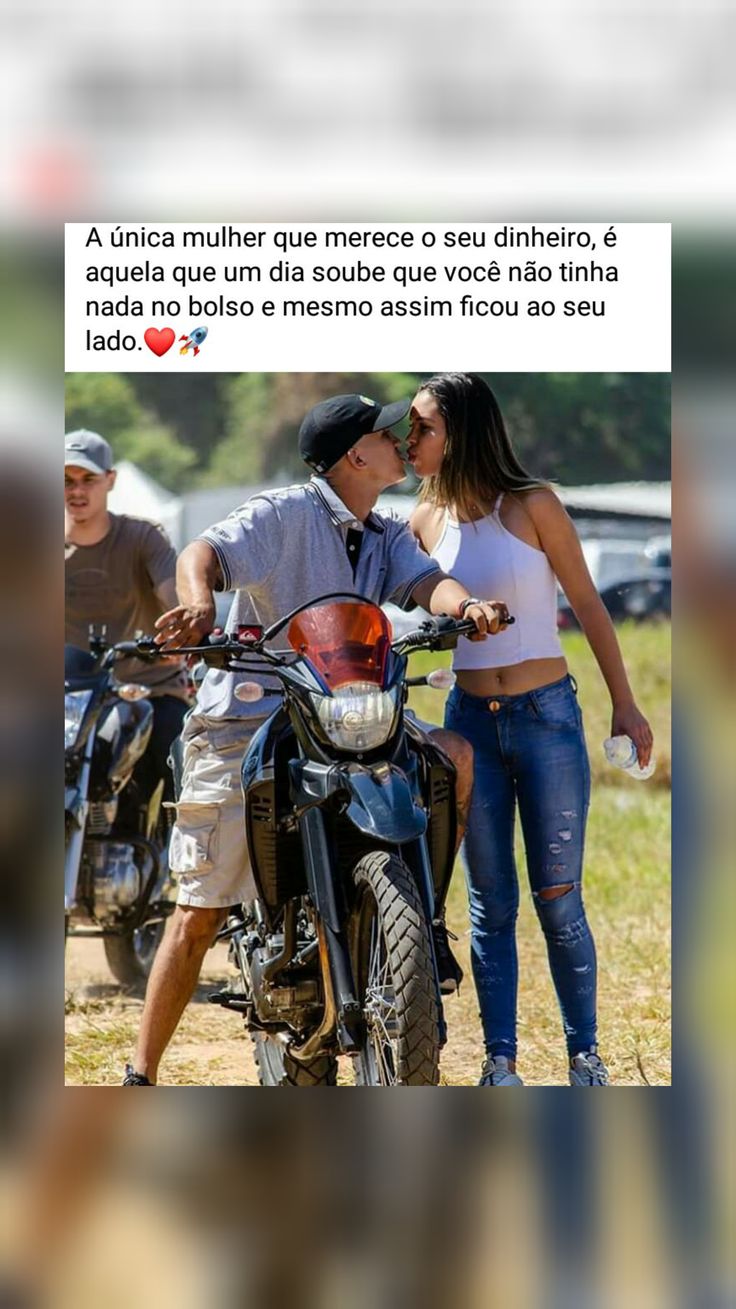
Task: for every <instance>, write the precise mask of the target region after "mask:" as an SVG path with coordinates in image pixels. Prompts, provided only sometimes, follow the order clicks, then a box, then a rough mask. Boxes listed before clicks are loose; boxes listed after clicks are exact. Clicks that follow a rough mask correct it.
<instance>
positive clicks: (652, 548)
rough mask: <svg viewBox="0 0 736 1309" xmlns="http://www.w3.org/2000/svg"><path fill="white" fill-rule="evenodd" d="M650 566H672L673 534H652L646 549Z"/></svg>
mask: <svg viewBox="0 0 736 1309" xmlns="http://www.w3.org/2000/svg"><path fill="white" fill-rule="evenodd" d="M644 556H645V558H646V561H647V566H648V567H649V568H671V567H672V536H671V535H669V534H668V535H662V536H650V538H649V540H648V541H647V543H646V547H645V549H644Z"/></svg>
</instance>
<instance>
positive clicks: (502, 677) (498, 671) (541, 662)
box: [456, 636, 567, 696]
mask: <svg viewBox="0 0 736 1309" xmlns="http://www.w3.org/2000/svg"><path fill="white" fill-rule="evenodd" d="M487 639H488V640H489V641H492V640H493V637H492V636H489V637H488V638H487ZM456 673H457V681H458V686H460V687H462V689H463V691H467V692H468V694H469V695H480V696H492V695H523V694H524V693H525V691H535V690H536V689H537V687H539V686H547V685H548V683H549V682H559V680H560V678H562V677H564V676H565V675H566V673H567V660H566V659H564V658H563V657H562V655H560V656H559V657H558V658H556V659H525V660H524V662H523V663H521V664H508V665H507V666H506V667H504V668H458V669H456Z"/></svg>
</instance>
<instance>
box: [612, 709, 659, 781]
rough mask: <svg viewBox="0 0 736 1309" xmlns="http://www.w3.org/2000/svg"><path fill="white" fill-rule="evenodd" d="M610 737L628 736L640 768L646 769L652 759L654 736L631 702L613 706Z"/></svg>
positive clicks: (642, 716) (641, 714)
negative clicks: (634, 747)
mask: <svg viewBox="0 0 736 1309" xmlns="http://www.w3.org/2000/svg"><path fill="white" fill-rule="evenodd" d="M611 736H630V737H631V739H632V741H633V742H634V745H635V746H636V755H637V758H638V760H639V766H640V768H646V766H647V764H648V763H649V760H650V759H651V757H652V746H653V745H654V736H653V735H652V729H651V727H650V726H649V723H648V722H647V720H646V718H645V717H644V715H643V713H641V711H640V710H639V709H637V707H636V705H635V704H634V701H633V700H629V701H628V702H627V703H625V704H622V705H614V706H613V715H612V718H611Z"/></svg>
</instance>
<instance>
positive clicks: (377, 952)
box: [137, 593, 475, 1086]
mask: <svg viewBox="0 0 736 1309" xmlns="http://www.w3.org/2000/svg"><path fill="white" fill-rule="evenodd" d="M284 628H286V637H287V640H288V644H289V649H288V650H282V651H276V650H273V649H269V648H268V644H267V643H269V642H271V641H273V639H274V637H276V636H277V635H278V633H279V632H281V631H282V629H284ZM474 630H475V627H474V624H473V623H472V622H469V621H464V622H456V621H454V620H453V619H450V618H440V619H434V620H432V621H429V622H425V623H423V624H422V625H421V627H419V628H418V629H417V630H416V631H414V632H410V633H407V634H406V635H405V636H404V637H402V638H401V639H400V640H398V641H395V642H393V643H392V641H391V629H390V626H389V623H388V620H387V619H386V617H385V615H384V614H383V612H382V611H381V610H380V609H379V608H378V607H377V606H375V605H374V604H372V603H371V602H370V601H367V600H364V599H362V598H360V597H356V596H354V595H351V596H345V595H343V594H342V593H336V594H332V595H329V596H323V597H321V598H320V599H319V600H316V601H311V602H310V603H309V604H308V605H303V606H301V607H300V608H298V609H295V610H293V611H292V613H291V614H289V615H287V616H286V617H285V618H284V619H282V620H280V621H279V622H278V623H276V624H274V625H273V626H272V627H271V628H269V629H268V630H267V631H265V632H264V631H263V629H262V628H254V627H249V628H241V629H239V630H238V632H237V633H236V634H232V635H221V636H216V635H215V636H211V637H210V638H209V641H208V643H207V644H206V645H202V646H197V647H186V648H184V650H182V653H186V654H189V655H194V654H196V655H200V656H201V657H202V659H203V660H204V662H205V663H207V664H208V665H209V666H218V667H221V668H227V669H230V670H233V671H238V672H241V673H242V672H244V671H248V670H251V671H258V672H260V673H264V672H267V671H270V672H272V673H273V674H274V675H275V677H277V678H278V680H279V682H280V684H281V690H282V696H283V700H282V704H281V706H280V707H279V708H277V709H276V711H275V712H274V713H273V714H272V715H271V716H270V717H269V718H268V720H267V721H266V722H265V723H264V724H263V725H262V726H261V727H260V728H259V729H258V730H257V731H256V732H255V734H254V736H253V738H252V741H251V743H250V746H249V747H248V749H247V751H246V753H245V757H244V759H243V765H242V783H243V795H244V822H245V833H246V835H247V841H248V849H249V853H250V859H251V866H252V869H253V875H254V878H255V882H256V886H257V889H258V896H257V898H256V899H255V900H254V901H253V902H251V903H249V904H244V905H242V906H236V907H234V908H233V910H232V911H231V913H230V915H229V919H228V923H227V926H226V928H225V929H224V930H223V933H221V936H223V937H225V938H229V939H230V942H231V958H232V959H233V961H234V963H235V964H236V966H237V967H238V970H239V973H240V979H239V985H238V986H237V987H235V988H234V989H232V990H225V991H221V992H219V993H217V994H216V995H214V996H211V997H210V998H211V999H212V1000H213V1001H215V1002H216V1003H219V1004H222V1005H226V1006H227V1007H229V1008H232V1009H235V1010H238V1011H240V1012H242V1013H243V1015H244V1018H245V1025H246V1028H247V1029H248V1030H249V1031H250V1032H251V1034H252V1036H253V1038H254V1041H255V1046H256V1056H257V1061H258V1067H259V1074H260V1080H261V1083H262V1084H263V1085H266V1086H285V1085H299V1086H302V1085H310V1086H313V1085H334V1083H335V1075H336V1057H335V1056H336V1055H337V1054H340V1053H342V1054H348V1055H351V1056H352V1057H353V1059H354V1065H355V1078H356V1082H357V1083H358V1084H359V1085H368V1086H388V1085H401V1086H433V1085H436V1084H437V1082H438V1079H439V1054H440V1047H441V1045H442V1043H443V1041H444V1038H445V1032H444V1022H443V1016H442V1003H441V996H440V988H439V982H438V977H437V969H436V963H435V955H434V945H433V938H432V931H431V922H432V919H433V918H434V917H436V916H437V914H438V912H439V911H440V910H441V908H442V905H443V903H444V898H445V893H446V890H447V886H448V884H449V880H450V876H451V874H452V868H453V863H454V857H455V836H456V819H455V804H454V781H455V772H454V768H453V766H452V764H451V763H450V761H449V760H448V759H447V757H446V756H445V755H444V754H443V753H442V752H441V751H440V750H439V749H438V748H437V747H436V746H434V745H433V744H432V742H431V740H429V739H428V738H427V737H426V736H425V735H424V733H423V732H421V731H420V730H419V729H418V728H417V727H416V725H415V724H414V723H413V722H412V720H411V718H410V717H405V715H404V701H405V698H406V688H407V686H408V685H409V684H410V683H409V682H408V681H407V677H406V666H407V655H408V653H409V651H411V650H419V649H433V650H437V649H449V648H452V647H454V646H455V645H456V643H457V639H458V636H459V635H460V634H462V633H469V632H472V631H474ZM146 651H148V652H149V653H150V654H151V656H152V657H155V654H156V651H155V647H154V646H153V643H152V642H151V641H150V640H149V641H143V642H139V643H138V646H137V652H138V653H139V654H143V653H146ZM255 656H257V660H256V658H255ZM264 662H265V663H266V664H268V665H269V668H268V669H267V668H264ZM433 679H434V684H435V685H444V686H447V685H448V684H450V683H451V680H452V674H450V673H449V672H448V671H447V670H444V669H443V670H438V673H437V674H435V675H430V678H429V680H430V682H432V681H433ZM412 680H413V681H414V682H417V681H425V680H427V679H424V678H422V679H412ZM236 695H238V697H239V698H241V699H243V700H254V701H255V700H257V699H259V698H260V697H261V696H262V695H263V688H262V687H261V686H260V685H258V684H257V683H254V682H248V681H243V682H241V683H240V684H239V686H238V687H237V690H236Z"/></svg>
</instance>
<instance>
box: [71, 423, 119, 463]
mask: <svg viewBox="0 0 736 1309" xmlns="http://www.w3.org/2000/svg"><path fill="white" fill-rule="evenodd" d="M67 464H73V465H74V466H75V468H87V469H88V470H89V471H90V472H91V473H109V471H110V469H111V468H112V450H111V449H110V447H109V445H108V444H107V441H106V440H105V438H104V436H98V434H97V432H87V431H86V430H85V429H84V428H81V429H80V430H79V431H78V432H69V434H68V436H65V437H64V467H65V468H66V466H67Z"/></svg>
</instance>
